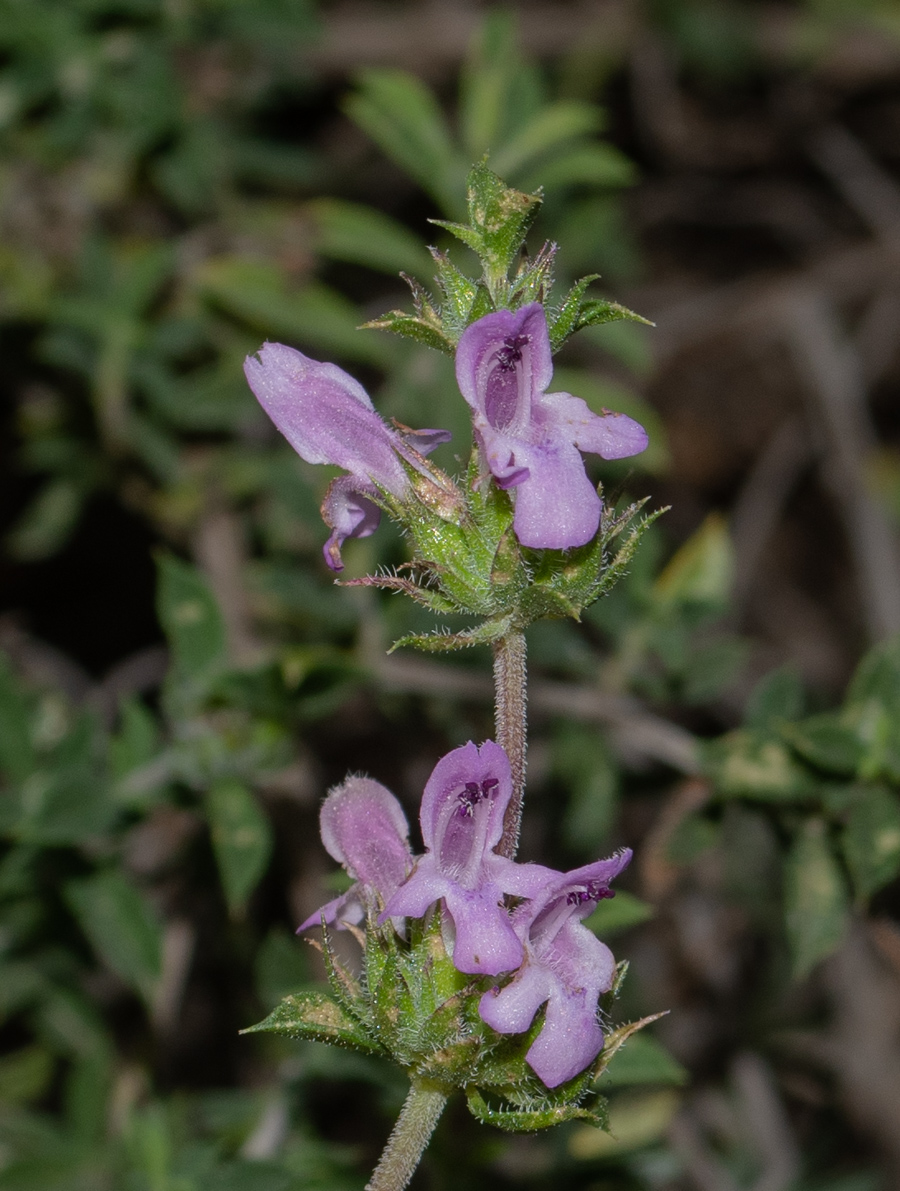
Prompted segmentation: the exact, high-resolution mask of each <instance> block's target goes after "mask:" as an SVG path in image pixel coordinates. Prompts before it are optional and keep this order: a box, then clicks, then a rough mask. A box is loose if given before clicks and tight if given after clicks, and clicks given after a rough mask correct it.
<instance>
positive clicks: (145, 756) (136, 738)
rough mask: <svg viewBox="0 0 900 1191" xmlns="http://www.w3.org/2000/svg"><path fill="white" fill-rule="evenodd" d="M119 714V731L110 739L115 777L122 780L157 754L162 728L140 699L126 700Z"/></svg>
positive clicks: (110, 753) (111, 759)
mask: <svg viewBox="0 0 900 1191" xmlns="http://www.w3.org/2000/svg"><path fill="white" fill-rule="evenodd" d="M119 715H120V720H119V731H118V733H117V735H115V736H113V737H112V738H111V739H110V742H109V763H110V768H111V769H112V772H113V776H114V777H115V778H117V779H118V780H121V779H122V778H124V777H126V776H127V775H128V774H129V773H131V771H132V770H134V769H137V768H139V767H140V766H141V765H146V764H147V763H148V762H149V761H151V760H152V759H153V757H154V756H155V755H156V750H157V747H158V745H159V729H158V727H157V723H156V720H155V718H154V717H153V714H152V713H151V712H150V711H149V710H148V709H147V708H146V707H145V706H144V704H143V703H142V702H141V701H140V700H139V699H135V698H129V699H125V700H124V701H123V702H122V707H121V709H120V713H119Z"/></svg>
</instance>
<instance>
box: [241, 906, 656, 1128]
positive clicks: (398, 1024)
mask: <svg viewBox="0 0 900 1191" xmlns="http://www.w3.org/2000/svg"><path fill="white" fill-rule="evenodd" d="M353 933H354V934H355V935H356V937H357V939H358V941H359V942H360V945H361V946H362V947H363V950H364V964H363V974H362V976H361V977H360V978H359V979H357V978H355V977H354V976H352V975H351V974H350V973H348V972H347V971H346V969H345V968H344V967H342V966H341V964H340V963H339V962H338V961H337V959H336V958H335V955H334V952H333V950H332V946H331V942H330V939H329V936H328V932H327V930H326V931H325V932H324V940H323V945H322V953H323V955H324V958H325V963H326V967H327V971H328V981H329V986H330V991H329V992H327V993H326V992H324V991H322V990H321V989H309V990H304V991H301V992H297V993H294V994H293V995H292V996H289V997H285V999H284V1000H283V1001H282V1002H281V1004H280V1005H278V1006H277V1007H276V1008H275V1009H274V1010H273V1011H272V1013H270V1014H269V1016H268V1017H267V1018H266V1019H265V1020H264V1021H262V1022H260V1023H259V1024H258V1025H255V1026H251V1027H250V1028H249V1030H245V1031H244V1033H256V1032H270V1033H275V1034H283V1035H286V1036H288V1037H290V1038H307V1039H311V1040H314V1041H318V1042H328V1043H331V1044H332V1045H335V1046H343V1047H349V1048H351V1049H354V1050H359V1051H363V1052H364V1053H367V1054H376V1055H382V1056H384V1057H386V1058H389V1059H391V1060H392V1061H393V1062H395V1063H397V1064H398V1065H399V1066H401V1067H402V1068H403V1069H404V1070H405V1071H406V1073H407V1075H408V1076H409V1078H410V1081H411V1082H412V1084H413V1085H414V1086H419V1087H429V1088H432V1089H435V1090H438V1091H440V1092H442V1093H444V1094H445V1095H447V1094H449V1093H451V1092H453V1091H455V1090H457V1089H461V1090H463V1091H464V1092H465V1094H466V1099H467V1102H468V1105H469V1109H470V1111H471V1112H472V1114H473V1115H474V1116H475V1117H477V1118H478V1119H479V1120H482V1121H485V1122H487V1123H489V1124H491V1125H495V1126H497V1127H498V1128H501V1129H506V1130H510V1131H513V1132H530V1131H533V1130H536V1129H546V1128H549V1127H550V1126H551V1125H557V1124H559V1123H560V1122H562V1121H569V1120H575V1119H581V1120H585V1121H588V1122H589V1123H591V1124H593V1125H596V1126H598V1127H601V1128H603V1127H605V1124H606V1101H605V1098H604V1097H603V1096H601V1095H600V1094H599V1093H598V1092H597V1090H596V1080H597V1078H598V1077H599V1076H600V1075H601V1074H602V1072H603V1071H604V1070H605V1069H606V1067H607V1065H608V1064H609V1061H610V1059H611V1058H612V1056H613V1054H614V1053H615V1052H616V1050H617V1049H618V1047H619V1046H621V1044H622V1042H624V1041H625V1039H626V1038H628V1037H629V1036H630V1035H631V1034H633V1033H634V1032H635V1031H636V1030H639V1029H641V1028H642V1027H643V1026H644V1025H647V1024H649V1023H650V1021H653V1020H655V1018H647V1019H644V1020H642V1021H640V1022H634V1023H631V1024H630V1025H627V1026H622V1027H620V1028H619V1029H618V1030H616V1031H613V1032H611V1033H610V1034H608V1035H607V1039H606V1044H605V1046H604V1049H603V1051H602V1052H601V1054H600V1056H599V1058H598V1059H597V1062H596V1064H595V1065H594V1067H593V1068H589V1069H588V1070H587V1071H585V1072H583V1073H582V1074H581V1075H579V1076H577V1077H576V1078H575V1079H572V1080H569V1081H568V1082H567V1083H565V1084H562V1085H560V1086H559V1087H557V1088H554V1089H552V1090H551V1089H548V1088H547V1087H545V1085H544V1084H543V1083H542V1082H541V1080H540V1079H538V1078H537V1076H536V1075H535V1074H534V1072H533V1071H532V1070H531V1069H530V1068H529V1067H528V1066H527V1065H526V1063H525V1055H526V1053H527V1051H528V1048H529V1047H530V1046H531V1044H532V1042H533V1041H534V1039H535V1037H536V1036H537V1034H538V1033H539V1032H540V1029H541V1026H542V1025H543V1013H539V1014H538V1016H537V1018H536V1019H535V1021H534V1024H533V1025H532V1026H531V1028H530V1029H529V1030H528V1031H527V1032H525V1033H524V1034H517V1035H513V1036H509V1035H501V1034H497V1033H496V1032H495V1031H494V1030H492V1029H490V1027H488V1026H486V1025H485V1024H484V1022H483V1021H482V1020H481V1018H480V1017H479V1015H478V1003H479V1001H480V999H481V997H482V995H483V994H484V993H485V992H486V991H487V989H488V988H490V987H491V986H492V985H493V984H494V983H496V978H495V977H492V976H480V977H473V976H467V975H465V974H464V973H462V972H459V971H457V969H456V968H455V967H454V966H453V962H452V960H451V959H450V958H449V956H448V955H447V952H446V950H445V948H444V944H443V941H442V937H441V920H440V913H439V912H435V913H432V914H431V915H430V916H428V917H426V918H425V919H410V920H409V922H408V939H406V940H404V939H402V938H400V937H399V936H398V935H397V933H396V931H395V930H394V928H393V926H392V925H391V924H390V922H388V923H386V924H385V925H384V926H378V925H377V923H376V921H375V916H374V915H373V914H370V915H369V920H368V923H367V929H366V931H365V933H363V932H361V931H357V930H354V932H353ZM626 967H627V965H625V964H620V965H619V977H618V979H617V981H616V984H615V985H614V987H613V989H612V990H611V991H610V992H609V993H608V994H607V995H606V996H605V997H604V998H603V1001H602V1004H601V1010H602V1011H607V1012H608V1010H609V1009H610V1007H611V1005H612V1002H613V1000H614V999H615V997H616V995H617V993H618V989H619V987H620V985H621V978H622V976H624V971H625V968H626Z"/></svg>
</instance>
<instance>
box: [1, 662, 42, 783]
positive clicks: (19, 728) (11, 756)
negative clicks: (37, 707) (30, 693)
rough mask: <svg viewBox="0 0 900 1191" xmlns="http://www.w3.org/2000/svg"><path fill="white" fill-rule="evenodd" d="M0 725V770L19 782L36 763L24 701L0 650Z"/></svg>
mask: <svg viewBox="0 0 900 1191" xmlns="http://www.w3.org/2000/svg"><path fill="white" fill-rule="evenodd" d="M0 724H2V728H0V771H2V772H3V774H4V775H5V776H6V777H8V778H11V779H12V780H13V781H14V782H22V781H24V780H25V779H26V778H27V777H28V775H29V774H30V773H32V772H33V770H34V767H35V764H36V757H35V752H34V747H33V745H32V743H31V730H30V716H29V708H28V700H27V699H26V697H25V693H24V691H22V690H21V689H20V687H19V684H18V682H17V681H16V678H15V675H14V674H13V671H12V667H11V666H10V664H9V662H8V661H7V660H6V656H5V655H4V654H3V653H0Z"/></svg>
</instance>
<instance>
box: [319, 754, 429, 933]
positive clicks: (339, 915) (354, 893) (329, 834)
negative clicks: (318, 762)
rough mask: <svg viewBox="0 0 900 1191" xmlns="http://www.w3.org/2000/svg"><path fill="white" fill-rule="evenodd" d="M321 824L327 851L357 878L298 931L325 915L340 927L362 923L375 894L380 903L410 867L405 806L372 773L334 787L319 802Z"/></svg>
mask: <svg viewBox="0 0 900 1191" xmlns="http://www.w3.org/2000/svg"><path fill="white" fill-rule="evenodd" d="M319 826H320V829H321V833H322V843H323V844H324V845H325V848H326V850H327V852H328V854H329V855H330V856H333V857H334V859H335V860H337V861H338V862H339V863H340V864H342V865H343V866H344V868H345V869H346V870H347V872H348V873H349V874H350V876H351V877H353V878H354V880H355V882H356V883H355V884H354V885H353V886H351V888H350V889H348V890H347V892H346V893H343V894H341V896H340V897H336V898H334V899H333V900H332V901H330V902H328V903H327V904H326V905H324V906H322V907H321V909H318V910H316V912H315V914H310V916H309V918H307V919H306V921H305V922H304V923H302V924H301V926H300V927H299V928H298V929H299V930H306V929H307V928H308V927H310V926H318V924H319V923H320V922H321V921H322V916H323V915H324V917H325V921H326V922H327V923H332V922H336V923H337V925H338V928H339V929H340V926H341V924H342V923H344V922H349V923H350V924H351V925H353V924H356V923H357V922H361V921H362V920H363V919H364V918H365V916H366V906H367V901H370V900H371V898H372V895H373V893H374V894H377V896H378V897H379V898H380V900H381V903H382V904H383V903H384V902H385V901H387V900H388V898H390V897H391V895H392V894H393V893H394V892H395V891H396V890H397V889H398V888H399V886H400V885H401V884H402V883H403V881H405V880H406V878H407V876H408V875H409V873H410V872H411V871H412V867H413V855H412V852H411V851H410V847H409V838H408V837H409V824H408V823H407V821H406V815H405V814H404V812H403V807H402V806H401V805H400V803H399V802H398V801H397V799H396V798H395V797H394V795H393V794H392V793H391V792H390V790H388V789H387V788H386V787H385V786H382V785H381V783H380V782H376V781H373V780H372V779H371V778H368V777H348V778H347V780H346V781H345V782H344V783H343V784H342V785H340V786H335V788H334V789H333V790H331V791H330V792H329V794H328V797H327V798H326V799H325V801H324V802H323V803H322V809H321V811H320V813H319Z"/></svg>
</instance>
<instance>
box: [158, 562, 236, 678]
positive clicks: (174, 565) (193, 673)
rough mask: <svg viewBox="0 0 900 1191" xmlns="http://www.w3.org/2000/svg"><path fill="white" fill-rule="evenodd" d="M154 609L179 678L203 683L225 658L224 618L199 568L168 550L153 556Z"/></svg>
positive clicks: (214, 672) (212, 674)
mask: <svg viewBox="0 0 900 1191" xmlns="http://www.w3.org/2000/svg"><path fill="white" fill-rule="evenodd" d="M157 568H158V587H157V593H156V609H157V614H158V615H159V619H160V623H161V624H162V626H163V630H164V632H165V634H166V637H167V638H168V641H169V644H170V645H171V647H172V655H173V662H174V667H175V669H176V670H177V672H178V675H179V676H180V678H181V679H182V680H186V681H190V683H191V684H192V685H194V686H198V687H201V688H202V687H203V686H204V685H205V684H206V683H207V682H208V681H209V679H210V678H211V677H212V676H214V675H215V674H217V673H219V672H220V671H221V670H222V669H223V668H224V665H225V662H226V659H227V639H226V635H225V622H224V620H223V619H222V614H221V612H220V611H219V606H218V604H217V603H216V601H215V597H214V596H213V594H212V592H211V591H210V589H209V585H208V584H207V582H206V580H205V579H204V578H203V576H202V575H201V574H200V572H199V571H198V570H197V569H196V568H195V567H192V566H189V565H188V563H186V562H182V561H181V560H180V559H178V558H175V557H174V556H173V555H170V554H160V555H158V557H157Z"/></svg>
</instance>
